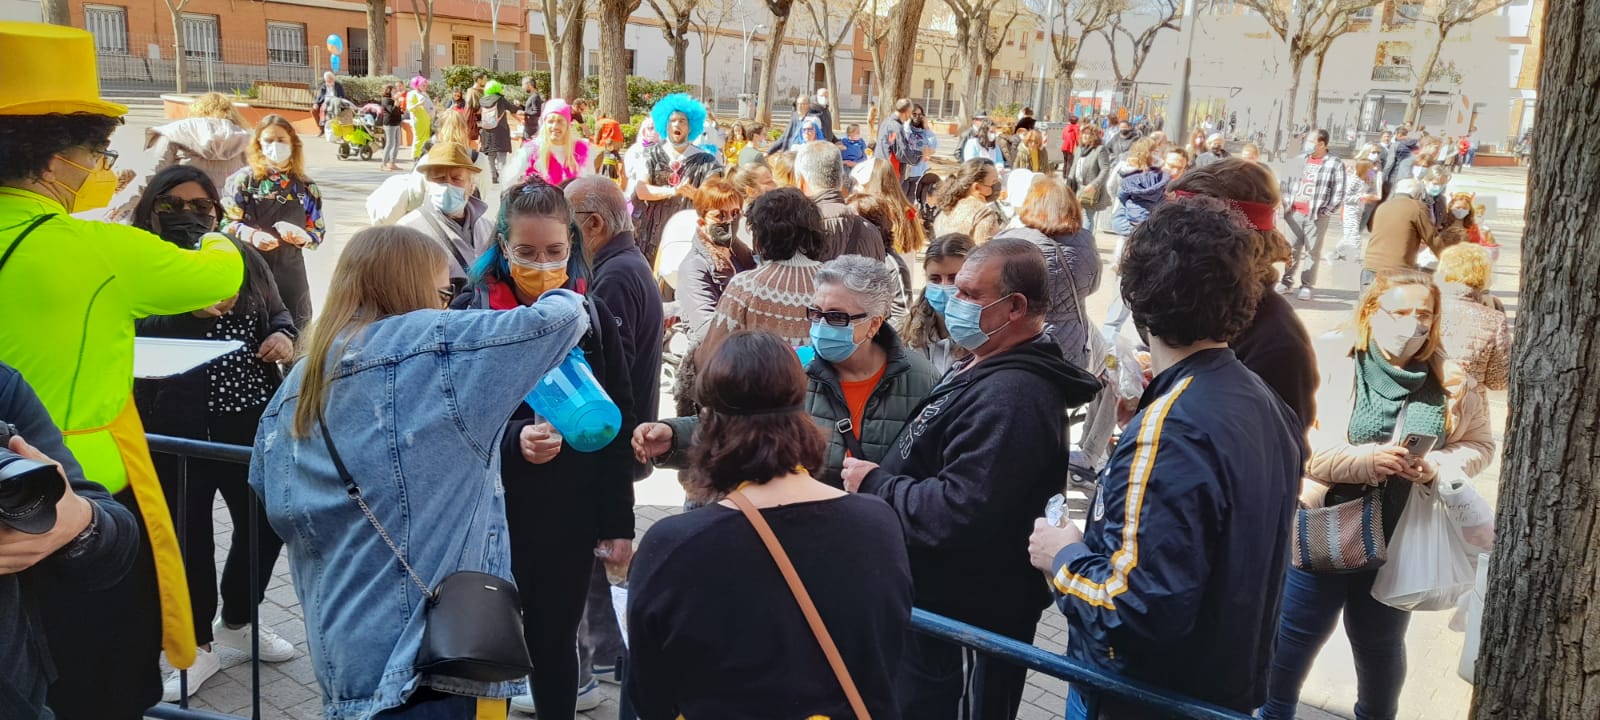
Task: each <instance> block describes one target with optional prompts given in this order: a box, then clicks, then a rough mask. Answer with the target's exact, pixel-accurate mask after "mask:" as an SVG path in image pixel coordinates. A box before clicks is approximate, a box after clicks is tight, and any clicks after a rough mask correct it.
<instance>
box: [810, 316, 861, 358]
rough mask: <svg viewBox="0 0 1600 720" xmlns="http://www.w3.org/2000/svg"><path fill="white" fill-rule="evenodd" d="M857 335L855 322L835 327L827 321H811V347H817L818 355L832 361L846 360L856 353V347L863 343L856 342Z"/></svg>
mask: <svg viewBox="0 0 1600 720" xmlns="http://www.w3.org/2000/svg"><path fill="white" fill-rule="evenodd" d="M855 337H856V326H855V324H854V323H851V324H850V325H847V326H845V327H834V326H832V325H829V324H827V323H825V322H814V323H811V347H812V348H815V349H816V351H817V357H820V358H822V359H823V360H827V361H828V362H831V363H836V362H844V361H845V360H849V359H850V356H851V355H854V354H856V348H857V347H860V345H861V343H858V342H856V341H855ZM863 342H864V341H863Z"/></svg>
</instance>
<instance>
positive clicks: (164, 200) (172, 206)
mask: <svg viewBox="0 0 1600 720" xmlns="http://www.w3.org/2000/svg"><path fill="white" fill-rule="evenodd" d="M186 209H187V210H193V211H195V212H197V213H199V214H201V215H209V216H211V217H212V218H215V217H216V216H217V203H215V202H213V201H212V200H211V199H209V198H195V199H193V200H184V199H182V198H176V197H173V196H171V195H162V196H161V197H158V198H156V202H155V205H154V210H155V211H156V212H158V213H173V212H183V211H184V210H186Z"/></svg>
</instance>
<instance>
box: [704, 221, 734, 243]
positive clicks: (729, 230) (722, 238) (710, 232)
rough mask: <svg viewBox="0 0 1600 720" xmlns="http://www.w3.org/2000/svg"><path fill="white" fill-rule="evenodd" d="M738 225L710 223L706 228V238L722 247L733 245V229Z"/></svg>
mask: <svg viewBox="0 0 1600 720" xmlns="http://www.w3.org/2000/svg"><path fill="white" fill-rule="evenodd" d="M736 227H738V223H731V222H730V223H712V224H710V225H707V226H706V237H708V238H710V239H711V242H714V243H716V244H717V245H720V246H722V247H728V246H730V245H732V244H733V237H734V229H735V228H736Z"/></svg>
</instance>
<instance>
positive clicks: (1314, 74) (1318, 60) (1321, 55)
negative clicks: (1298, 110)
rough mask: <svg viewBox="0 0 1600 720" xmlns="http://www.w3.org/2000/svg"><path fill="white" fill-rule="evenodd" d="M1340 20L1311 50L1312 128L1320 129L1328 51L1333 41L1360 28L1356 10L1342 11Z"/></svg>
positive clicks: (1308, 106) (1309, 102)
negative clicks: (1323, 81) (1323, 74)
mask: <svg viewBox="0 0 1600 720" xmlns="http://www.w3.org/2000/svg"><path fill="white" fill-rule="evenodd" d="M1339 14H1340V16H1341V17H1340V18H1339V20H1338V22H1336V23H1335V24H1334V25H1333V26H1332V27H1330V28H1329V29H1328V32H1327V34H1325V35H1323V36H1322V38H1321V39H1320V40H1318V41H1317V42H1316V44H1315V45H1314V46H1313V47H1312V48H1311V97H1309V98H1307V100H1306V118H1307V124H1308V125H1310V126H1311V127H1320V126H1321V125H1322V123H1319V122H1318V121H1317V107H1318V106H1319V105H1321V103H1322V65H1323V63H1325V62H1327V60H1328V49H1329V48H1332V47H1333V41H1334V40H1337V39H1339V38H1340V37H1341V36H1344V35H1346V34H1349V33H1350V32H1351V31H1352V30H1355V29H1357V28H1359V27H1360V25H1359V24H1358V23H1357V22H1356V20H1355V17H1354V15H1355V10H1350V9H1346V10H1341V11H1340V13H1339Z"/></svg>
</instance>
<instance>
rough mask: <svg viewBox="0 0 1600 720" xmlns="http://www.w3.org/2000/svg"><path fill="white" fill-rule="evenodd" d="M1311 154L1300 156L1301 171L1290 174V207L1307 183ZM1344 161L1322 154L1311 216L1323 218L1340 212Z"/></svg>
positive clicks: (1342, 201) (1314, 188)
mask: <svg viewBox="0 0 1600 720" xmlns="http://www.w3.org/2000/svg"><path fill="white" fill-rule="evenodd" d="M1310 157H1311V156H1310V155H1306V156H1304V157H1302V158H1300V167H1299V172H1297V173H1295V174H1293V175H1291V176H1290V179H1289V196H1288V204H1289V207H1290V209H1291V210H1292V209H1293V208H1294V203H1295V200H1296V199H1297V198H1299V196H1300V192H1301V186H1302V185H1304V184H1305V177H1306V167H1305V165H1306V163H1305V161H1306V160H1308V159H1310ZM1344 175H1345V172H1344V161H1343V160H1340V159H1339V158H1338V157H1336V156H1334V154H1333V153H1328V154H1326V155H1323V156H1322V166H1321V167H1319V168H1317V179H1316V186H1315V187H1313V188H1312V190H1311V202H1310V203H1308V205H1309V206H1310V208H1311V217H1312V218H1313V219H1317V218H1321V217H1324V216H1327V215H1332V214H1334V213H1336V212H1339V209H1340V208H1341V207H1342V206H1343V205H1344V194H1345V187H1344V186H1345V179H1344Z"/></svg>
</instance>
